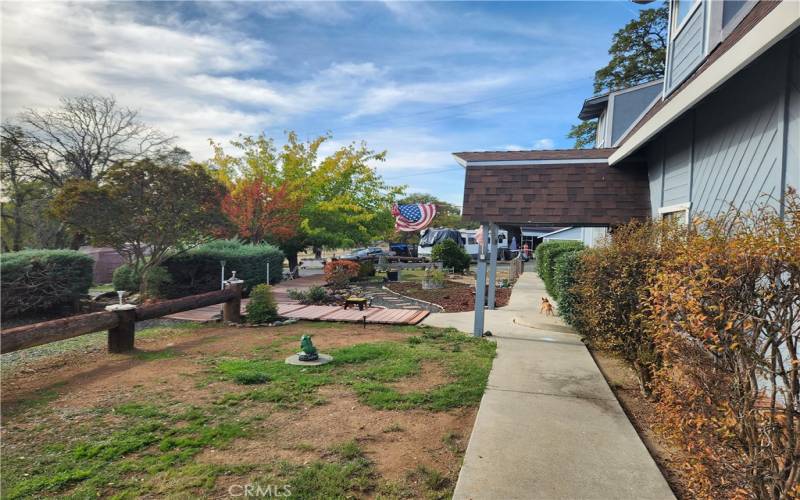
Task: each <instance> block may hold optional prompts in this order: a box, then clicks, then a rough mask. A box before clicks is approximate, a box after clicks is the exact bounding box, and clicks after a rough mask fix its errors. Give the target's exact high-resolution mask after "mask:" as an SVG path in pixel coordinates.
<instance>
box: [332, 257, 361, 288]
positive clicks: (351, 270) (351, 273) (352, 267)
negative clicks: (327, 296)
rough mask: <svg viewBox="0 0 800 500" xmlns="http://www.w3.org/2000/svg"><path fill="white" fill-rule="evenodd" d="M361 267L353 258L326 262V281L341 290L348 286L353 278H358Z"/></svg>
mask: <svg viewBox="0 0 800 500" xmlns="http://www.w3.org/2000/svg"><path fill="white" fill-rule="evenodd" d="M360 269H361V267H360V266H359V265H358V262H353V261H352V260H332V261H330V262H328V263H326V264H325V268H324V269H323V271H324V273H325V282H326V283H328V285H330V286H331V287H332V288H334V289H336V290H339V289H342V288H344V287H346V286H347V284H348V283H350V282H351V281H352V280H354V279H356V278H358V272H359V270H360Z"/></svg>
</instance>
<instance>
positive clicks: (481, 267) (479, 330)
mask: <svg viewBox="0 0 800 500" xmlns="http://www.w3.org/2000/svg"><path fill="white" fill-rule="evenodd" d="M481 225H482V226H483V242H484V244H483V245H478V271H477V275H476V276H475V325H474V327H473V329H472V335H473V336H475V337H483V313H484V310H483V308H484V304H485V303H486V249H487V248H488V245H486V239H487V237H488V235H487V234H486V231H488V229H489V223H488V222H481Z"/></svg>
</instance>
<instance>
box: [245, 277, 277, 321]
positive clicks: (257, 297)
mask: <svg viewBox="0 0 800 500" xmlns="http://www.w3.org/2000/svg"><path fill="white" fill-rule="evenodd" d="M246 310H247V322H248V323H253V324H258V323H269V322H271V321H275V320H276V319H278V304H277V303H276V302H275V296H274V295H273V293H272V287H271V286H269V285H267V284H266V283H262V284H260V285H256V286H255V287H254V288H253V290H252V291H251V292H250V301H249V302H248V303H247V307H246Z"/></svg>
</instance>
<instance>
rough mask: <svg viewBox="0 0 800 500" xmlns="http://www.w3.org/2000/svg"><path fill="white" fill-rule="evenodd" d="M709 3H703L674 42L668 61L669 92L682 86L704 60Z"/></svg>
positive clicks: (667, 86) (667, 87)
mask: <svg viewBox="0 0 800 500" xmlns="http://www.w3.org/2000/svg"><path fill="white" fill-rule="evenodd" d="M707 3H708V2H703V5H701V6H700V7H699V8H698V9H697V10H695V11H694V12H693V13H692V15H691V16H689V20H688V21H687V22H686V26H684V27H683V29H682V30H681V32H680V33H678V36H676V37H675V39H674V40H672V43H671V45H670V50H669V52H670V53H669V60H668V61H667V82H666V90H667V92H669V91H671V90H672V89H674V88H675V87H676V86H678V85H680V83H681V82H682V81H683V80H684V78H686V76H687V75H689V74H690V73H691V72H692V70H693V69H695V68H696V67H697V65H698V64H700V61H702V59H703V55H704V47H703V45H704V40H705V26H706V22H705V20H706V16H705V12H706V7H707V6H706V4H707Z"/></svg>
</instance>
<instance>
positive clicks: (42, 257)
mask: <svg viewBox="0 0 800 500" xmlns="http://www.w3.org/2000/svg"><path fill="white" fill-rule="evenodd" d="M93 269H94V261H93V260H92V258H91V257H89V256H88V255H86V254H83V253H80V252H76V251H74V250H26V251H23V252H10V253H3V254H2V255H0V297H2V299H1V300H0V302H1V303H2V304H1V305H0V307H2V312H3V317H4V318H11V317H14V316H18V315H20V314H24V313H28V312H35V311H44V310H47V309H49V308H52V307H55V306H60V305H65V304H74V303H75V301H76V300H78V299H79V298H80V297H81V296H83V295H86V294H87V293H88V292H89V287H90V286H92V271H93Z"/></svg>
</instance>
